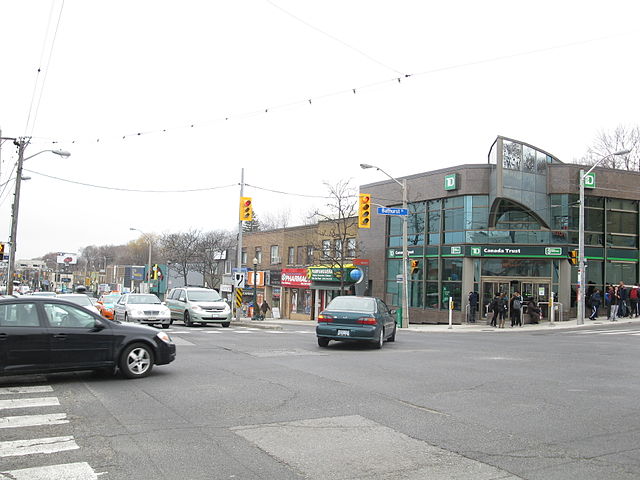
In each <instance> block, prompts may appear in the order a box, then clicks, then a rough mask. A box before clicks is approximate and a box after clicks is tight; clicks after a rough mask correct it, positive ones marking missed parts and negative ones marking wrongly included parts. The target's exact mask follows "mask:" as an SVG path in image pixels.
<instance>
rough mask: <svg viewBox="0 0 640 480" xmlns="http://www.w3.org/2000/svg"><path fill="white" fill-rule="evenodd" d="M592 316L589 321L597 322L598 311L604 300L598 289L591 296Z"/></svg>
mask: <svg viewBox="0 0 640 480" xmlns="http://www.w3.org/2000/svg"><path fill="white" fill-rule="evenodd" d="M590 300H591V315H590V316H589V320H595V319H596V318H597V317H598V309H599V308H600V303H601V302H602V298H601V297H600V290H598V289H597V288H596V289H595V290H594V291H593V293H592V294H591V299H590Z"/></svg>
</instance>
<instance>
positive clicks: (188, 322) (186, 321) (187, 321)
mask: <svg viewBox="0 0 640 480" xmlns="http://www.w3.org/2000/svg"><path fill="white" fill-rule="evenodd" d="M184 325H185V327H191V326H193V323H192V322H191V318H190V317H189V312H187V311H186V310H185V311H184Z"/></svg>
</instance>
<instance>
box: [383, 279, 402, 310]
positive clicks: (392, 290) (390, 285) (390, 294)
mask: <svg viewBox="0 0 640 480" xmlns="http://www.w3.org/2000/svg"><path fill="white" fill-rule="evenodd" d="M401 294H402V284H401V283H396V282H395V280H394V281H392V282H391V281H389V282H387V295H386V298H385V303H387V305H397V306H400V305H402V301H401V300H400V299H401Z"/></svg>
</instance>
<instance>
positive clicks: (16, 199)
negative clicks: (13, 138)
mask: <svg viewBox="0 0 640 480" xmlns="http://www.w3.org/2000/svg"><path fill="white" fill-rule="evenodd" d="M17 145H18V167H17V169H16V190H15V193H14V194H13V207H12V209H11V240H10V241H9V243H10V248H9V265H8V266H7V295H12V294H13V275H14V272H15V269H16V245H17V242H16V235H17V233H18V209H19V208H20V184H21V182H22V164H23V163H24V149H25V148H26V147H27V142H26V141H25V140H24V139H23V138H20V139H18V140H17Z"/></svg>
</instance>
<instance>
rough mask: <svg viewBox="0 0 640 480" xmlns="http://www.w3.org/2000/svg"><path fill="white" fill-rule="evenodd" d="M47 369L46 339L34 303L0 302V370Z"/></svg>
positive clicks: (47, 352) (28, 370)
mask: <svg viewBox="0 0 640 480" xmlns="http://www.w3.org/2000/svg"><path fill="white" fill-rule="evenodd" d="M47 368H49V338H48V335H47V330H46V328H45V326H44V324H43V321H42V318H41V317H40V315H39V313H38V309H37V307H36V304H35V302H34V303H27V302H19V303H10V302H2V303H1V304H0V373H5V374H6V373H13V372H38V371H45V370H46V369H47Z"/></svg>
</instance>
